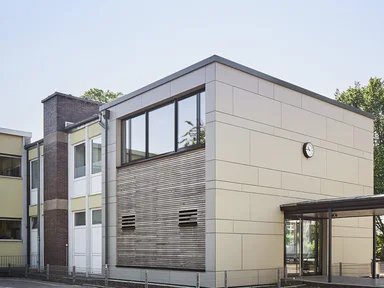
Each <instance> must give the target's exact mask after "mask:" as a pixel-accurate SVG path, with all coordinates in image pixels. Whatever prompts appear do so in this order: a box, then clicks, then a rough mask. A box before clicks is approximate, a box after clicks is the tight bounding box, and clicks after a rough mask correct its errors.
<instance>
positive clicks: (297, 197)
mask: <svg viewBox="0 0 384 288" xmlns="http://www.w3.org/2000/svg"><path fill="white" fill-rule="evenodd" d="M288 192H289V193H288V196H289V197H291V198H292V199H291V201H290V203H293V202H299V201H303V200H320V199H324V198H325V197H324V195H322V194H315V193H308V192H300V191H293V190H289V191H288Z"/></svg>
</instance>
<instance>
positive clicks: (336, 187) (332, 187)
mask: <svg viewBox="0 0 384 288" xmlns="http://www.w3.org/2000/svg"><path fill="white" fill-rule="evenodd" d="M321 194H323V195H329V196H333V197H343V195H344V185H343V183H342V182H338V181H332V180H327V179H321Z"/></svg>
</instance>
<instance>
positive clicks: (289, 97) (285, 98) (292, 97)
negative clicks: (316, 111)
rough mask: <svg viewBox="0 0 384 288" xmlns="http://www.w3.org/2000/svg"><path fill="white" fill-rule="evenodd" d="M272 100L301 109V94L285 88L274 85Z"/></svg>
mask: <svg viewBox="0 0 384 288" xmlns="http://www.w3.org/2000/svg"><path fill="white" fill-rule="evenodd" d="M274 98H275V99H276V100H277V101H280V102H283V103H286V104H289V105H293V106H296V107H301V94H300V93H298V92H296V91H293V90H291V89H287V88H285V87H282V86H279V85H274Z"/></svg>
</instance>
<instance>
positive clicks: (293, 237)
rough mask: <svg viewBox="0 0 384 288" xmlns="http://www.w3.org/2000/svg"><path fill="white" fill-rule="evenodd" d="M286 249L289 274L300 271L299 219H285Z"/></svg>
mask: <svg viewBox="0 0 384 288" xmlns="http://www.w3.org/2000/svg"><path fill="white" fill-rule="evenodd" d="M285 245H286V246H285V251H286V261H287V263H286V266H287V273H288V274H298V273H299V272H300V222H299V221H298V220H286V221H285Z"/></svg>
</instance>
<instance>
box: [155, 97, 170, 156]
mask: <svg viewBox="0 0 384 288" xmlns="http://www.w3.org/2000/svg"><path fill="white" fill-rule="evenodd" d="M174 115H175V108H174V104H173V103H172V104H169V105H167V106H164V107H162V108H159V109H156V110H153V111H151V112H149V113H148V121H149V127H148V129H149V134H148V137H149V139H148V141H149V155H148V156H149V157H151V156H155V155H160V154H164V153H167V152H171V151H174V150H175V138H174V137H175V116H174Z"/></svg>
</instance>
